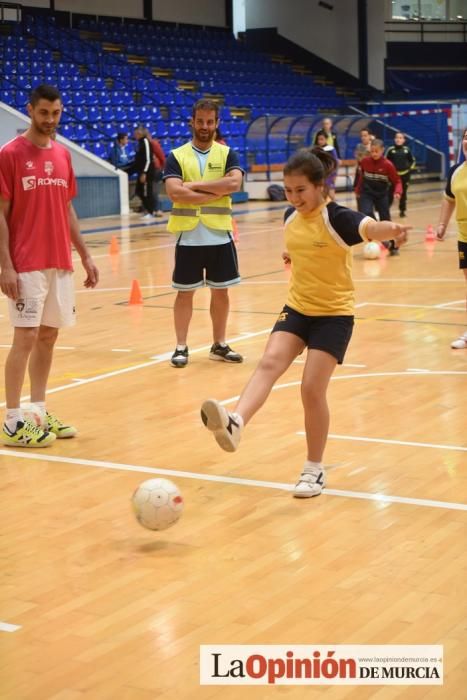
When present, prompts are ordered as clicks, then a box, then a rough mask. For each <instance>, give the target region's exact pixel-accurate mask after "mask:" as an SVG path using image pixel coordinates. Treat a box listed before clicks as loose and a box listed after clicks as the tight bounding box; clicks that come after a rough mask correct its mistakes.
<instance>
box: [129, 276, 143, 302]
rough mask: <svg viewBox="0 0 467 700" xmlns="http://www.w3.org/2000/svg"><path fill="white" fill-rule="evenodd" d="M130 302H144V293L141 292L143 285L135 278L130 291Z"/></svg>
mask: <svg viewBox="0 0 467 700" xmlns="http://www.w3.org/2000/svg"><path fill="white" fill-rule="evenodd" d="M128 303H129V304H142V303H143V295H142V294H141V287H140V286H139V282H138V280H133V282H132V283H131V292H130V299H129V301H128Z"/></svg>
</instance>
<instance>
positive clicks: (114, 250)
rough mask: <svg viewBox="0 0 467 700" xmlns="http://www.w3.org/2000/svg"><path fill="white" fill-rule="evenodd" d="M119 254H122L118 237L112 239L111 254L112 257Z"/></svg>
mask: <svg viewBox="0 0 467 700" xmlns="http://www.w3.org/2000/svg"><path fill="white" fill-rule="evenodd" d="M119 252H120V248H119V245H118V241H117V237H116V236H112V238H111V239H110V248H109V253H110V255H116V254H117V253H119Z"/></svg>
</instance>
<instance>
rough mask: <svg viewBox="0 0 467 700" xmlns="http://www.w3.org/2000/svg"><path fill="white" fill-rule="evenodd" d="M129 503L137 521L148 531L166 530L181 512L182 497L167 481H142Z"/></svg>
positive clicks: (175, 487) (176, 488)
mask: <svg viewBox="0 0 467 700" xmlns="http://www.w3.org/2000/svg"><path fill="white" fill-rule="evenodd" d="M131 501H132V505H133V510H134V513H135V515H136V519H137V521H138V522H139V524H140V525H142V526H143V527H146V528H147V529H148V530H166V529H167V528H168V527H170V526H171V525H174V524H175V523H176V522H177V520H178V519H179V518H180V516H181V514H182V512H183V498H182V495H181V493H180V491H179V489H178V487H177V486H175V484H174V483H172V482H171V481H169V479H148V480H147V481H143V483H142V484H140V485H139V486H138V488H137V489H136V491H135V492H134V494H133V496H132V499H131Z"/></svg>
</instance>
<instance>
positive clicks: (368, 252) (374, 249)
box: [363, 241, 381, 260]
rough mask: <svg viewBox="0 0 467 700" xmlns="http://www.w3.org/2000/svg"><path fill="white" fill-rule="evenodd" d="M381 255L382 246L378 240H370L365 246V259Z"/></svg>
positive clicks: (374, 258)
mask: <svg viewBox="0 0 467 700" xmlns="http://www.w3.org/2000/svg"><path fill="white" fill-rule="evenodd" d="M380 255H381V248H380V247H379V243H377V242H376V241H368V243H365V245H364V246H363V257H364V258H365V260H376V259H377V258H379V256H380Z"/></svg>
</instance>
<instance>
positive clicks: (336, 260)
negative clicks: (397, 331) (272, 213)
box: [284, 202, 373, 316]
mask: <svg viewBox="0 0 467 700" xmlns="http://www.w3.org/2000/svg"><path fill="white" fill-rule="evenodd" d="M284 221H285V245H286V250H287V252H288V253H289V255H290V259H291V263H292V276H291V280H290V285H289V291H288V296H287V301H286V304H287V306H290V307H291V308H292V309H295V311H299V312H300V313H302V314H305V315H306V316H352V315H353V313H354V286H353V281H352V250H351V247H352V246H353V245H357V244H358V243H362V242H363V241H366V240H367V238H366V236H365V229H366V227H367V225H368V223H369V222H370V221H373V219H371V218H370V217H369V216H365V215H364V214H361V213H360V212H356V211H352V210H351V209H347V207H341V206H340V205H339V204H336V202H329V204H322V205H321V206H320V207H318V208H317V209H315V210H314V211H312V212H311V213H310V214H307V215H302V214H300V213H299V212H297V211H296V210H295V209H293V208H290V209H288V210H287V211H286V213H285V216H284Z"/></svg>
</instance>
